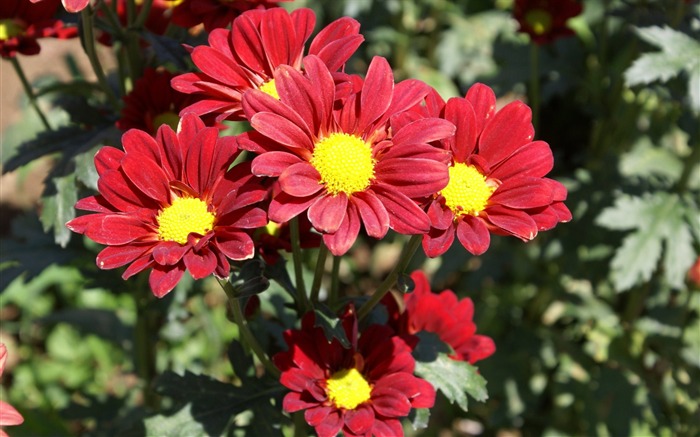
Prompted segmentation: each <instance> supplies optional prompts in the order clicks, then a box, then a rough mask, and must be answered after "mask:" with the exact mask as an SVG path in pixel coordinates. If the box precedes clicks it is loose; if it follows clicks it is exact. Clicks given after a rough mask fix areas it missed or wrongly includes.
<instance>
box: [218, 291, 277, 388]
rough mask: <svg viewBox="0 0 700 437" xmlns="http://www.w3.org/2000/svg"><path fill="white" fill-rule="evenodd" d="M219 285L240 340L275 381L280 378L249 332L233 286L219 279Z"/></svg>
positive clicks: (275, 368)
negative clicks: (228, 304)
mask: <svg viewBox="0 0 700 437" xmlns="http://www.w3.org/2000/svg"><path fill="white" fill-rule="evenodd" d="M219 285H221V288H223V289H224V292H225V293H226V296H228V301H229V303H230V304H231V310H232V312H233V321H234V322H236V324H237V325H238V332H239V333H240V336H241V339H242V340H243V341H244V342H245V343H246V344H247V345H248V346H249V347H250V349H251V350H252V351H253V353H254V354H255V356H256V357H258V360H260V362H261V363H262V365H263V366H264V367H265V370H267V372H268V373H269V374H270V375H271V376H272V377H273V378H275V379H278V378H279V377H280V371H279V369H277V367H275V365H274V364H272V361H270V359H269V358H268V357H267V354H266V353H265V351H264V350H263V348H262V346H260V343H258V340H257V339H256V338H255V336H254V335H253V332H252V331H251V330H250V327H249V326H248V323H247V322H246V320H245V317H244V316H243V309H242V308H241V302H240V300H239V299H238V297H237V296H236V290H234V289H233V285H231V283H230V282H229V281H228V280H226V279H219Z"/></svg>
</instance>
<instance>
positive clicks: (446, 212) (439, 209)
mask: <svg viewBox="0 0 700 437" xmlns="http://www.w3.org/2000/svg"><path fill="white" fill-rule="evenodd" d="M428 218H430V227H431V228H436V229H448V228H449V227H451V226H452V223H454V219H455V216H454V213H452V210H451V209H450V208H447V207H446V206H445V205H443V204H442V203H441V202H440V201H438V200H434V201H432V202H430V206H429V207H428Z"/></svg>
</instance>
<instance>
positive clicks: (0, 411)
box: [0, 343, 24, 437]
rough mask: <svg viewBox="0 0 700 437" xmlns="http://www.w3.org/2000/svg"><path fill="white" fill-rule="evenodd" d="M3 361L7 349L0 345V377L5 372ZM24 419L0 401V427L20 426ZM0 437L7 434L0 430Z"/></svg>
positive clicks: (13, 408)
mask: <svg viewBox="0 0 700 437" xmlns="http://www.w3.org/2000/svg"><path fill="white" fill-rule="evenodd" d="M5 361H7V348H6V347H5V345H4V344H2V343H0V376H2V374H3V372H4V371H5ZM23 422H24V418H23V417H22V415H21V414H19V411H17V410H16V409H15V407H13V406H12V405H10V404H8V403H7V402H5V401H1V400H0V426H13V425H21V424H22V423H23ZM0 437H8V436H7V433H6V432H5V431H4V430H2V429H0Z"/></svg>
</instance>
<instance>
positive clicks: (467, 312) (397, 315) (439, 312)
mask: <svg viewBox="0 0 700 437" xmlns="http://www.w3.org/2000/svg"><path fill="white" fill-rule="evenodd" d="M411 279H413V282H414V284H415V288H414V290H413V292H411V293H407V294H404V295H403V300H404V304H405V309H404V310H403V312H400V310H399V305H397V302H396V300H395V298H394V296H393V295H391V294H388V295H387V296H385V297H384V299H383V301H382V302H383V303H384V305H385V306H386V307H387V310H388V312H389V323H390V325H391V326H393V327H394V328H395V329H396V331H397V332H398V333H399V334H400V335H406V334H408V335H413V334H417V333H418V332H420V331H426V332H432V333H434V334H436V335H437V336H438V337H439V338H440V340H442V341H443V342H444V343H445V344H447V345H449V346H450V347H451V348H452V351H453V353H452V355H450V357H451V358H453V359H455V360H459V361H466V362H468V363H469V364H474V363H476V362H477V361H480V360H483V359H484V358H488V357H490V356H491V355H493V353H494V352H495V351H496V345H495V344H494V342H493V340H492V339H491V338H490V337H486V336H484V335H477V334H476V324H475V323H474V321H473V318H474V303H473V302H472V300H471V299H470V298H468V297H466V298H464V299H461V300H458V299H457V295H455V293H454V292H453V291H452V290H444V291H442V292H440V293H439V294H435V293H432V292H431V291H430V283H429V282H428V278H426V276H425V274H424V273H423V272H421V271H419V270H416V271H415V272H413V273H411Z"/></svg>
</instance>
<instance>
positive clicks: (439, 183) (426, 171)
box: [374, 158, 450, 198]
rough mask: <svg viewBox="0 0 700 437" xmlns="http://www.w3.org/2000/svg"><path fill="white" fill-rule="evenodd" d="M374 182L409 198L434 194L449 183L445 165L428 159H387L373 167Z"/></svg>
mask: <svg viewBox="0 0 700 437" xmlns="http://www.w3.org/2000/svg"><path fill="white" fill-rule="evenodd" d="M374 171H375V172H376V175H377V176H376V180H377V181H378V182H380V183H381V184H382V185H384V186H389V187H392V188H393V189H394V190H396V191H397V192H398V193H401V194H403V195H405V196H407V197H410V198H417V197H423V196H429V195H432V194H435V193H437V192H439V191H440V190H442V189H443V188H445V187H446V186H447V183H448V182H449V181H450V176H449V172H448V171H449V170H448V167H447V165H446V164H445V163H442V162H438V161H432V160H428V159H411V158H406V159H388V160H382V161H379V162H378V163H377V165H376V166H375V167H374Z"/></svg>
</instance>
